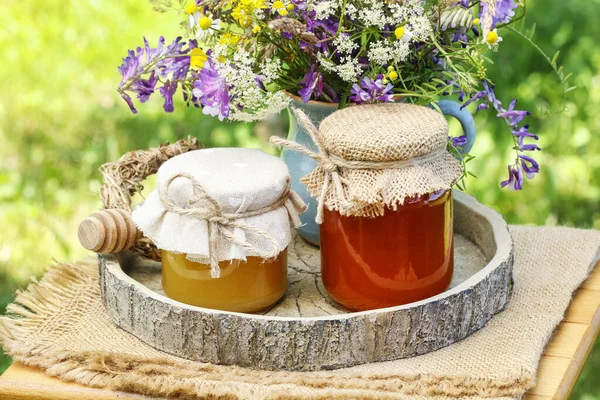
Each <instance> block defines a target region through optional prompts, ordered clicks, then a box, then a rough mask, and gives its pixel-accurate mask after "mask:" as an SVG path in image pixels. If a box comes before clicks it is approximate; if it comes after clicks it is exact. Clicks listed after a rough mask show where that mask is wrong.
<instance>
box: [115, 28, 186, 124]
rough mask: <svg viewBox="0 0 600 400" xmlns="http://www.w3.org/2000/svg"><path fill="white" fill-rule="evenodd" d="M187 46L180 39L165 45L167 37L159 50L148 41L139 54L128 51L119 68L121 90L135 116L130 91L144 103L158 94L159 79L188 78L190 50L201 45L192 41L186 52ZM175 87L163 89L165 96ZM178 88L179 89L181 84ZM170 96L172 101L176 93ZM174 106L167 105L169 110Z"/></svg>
mask: <svg viewBox="0 0 600 400" xmlns="http://www.w3.org/2000/svg"><path fill="white" fill-rule="evenodd" d="M184 45H185V42H182V41H181V37H178V38H177V39H175V40H174V41H173V43H171V44H170V45H168V46H165V38H164V37H162V36H161V37H160V39H159V40H158V45H157V47H156V48H153V47H150V44H149V43H148V40H146V38H144V47H143V48H142V47H138V48H137V49H136V50H135V51H133V50H129V51H128V53H127V56H126V57H125V58H123V63H122V64H121V66H119V67H118V71H119V73H120V74H121V82H120V83H119V86H118V88H117V90H118V92H119V93H120V95H121V97H122V98H123V100H125V101H126V102H127V105H128V106H129V108H130V109H131V111H132V112H133V113H134V114H135V113H137V110H136V109H135V107H134V106H133V101H132V99H131V96H130V95H129V94H127V93H126V92H130V93H135V94H136V95H137V98H138V100H139V101H140V102H141V103H144V102H146V101H148V99H149V98H150V96H151V95H152V94H153V93H154V91H155V88H156V84H157V82H158V80H159V78H163V79H168V78H169V76H171V80H173V81H180V80H183V79H185V78H186V76H187V74H188V71H189V66H190V57H189V56H187V55H186V54H187V53H188V52H189V50H190V48H193V47H195V46H197V43H196V42H195V41H191V42H190V44H189V46H188V49H183V46H184ZM146 74H150V76H149V77H148V78H144V77H143V76H146ZM172 87H173V85H171V86H170V87H169V88H167V89H161V93H162V94H163V97H165V94H164V93H165V92H164V91H165V90H167V91H171V90H172ZM174 87H175V88H177V85H174ZM170 97H171V100H172V94H171V95H170ZM166 99H167V98H165V101H166ZM171 106H172V104H171ZM171 106H168V105H167V104H166V103H165V107H171ZM166 109H167V108H165V110H166Z"/></svg>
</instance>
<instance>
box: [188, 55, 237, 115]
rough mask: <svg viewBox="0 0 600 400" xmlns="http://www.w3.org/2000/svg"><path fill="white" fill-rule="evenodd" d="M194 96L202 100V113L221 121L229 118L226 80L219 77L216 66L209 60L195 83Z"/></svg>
mask: <svg viewBox="0 0 600 400" xmlns="http://www.w3.org/2000/svg"><path fill="white" fill-rule="evenodd" d="M192 94H193V95H194V96H195V97H197V98H198V99H200V104H202V106H203V107H202V112H203V113H204V114H207V115H212V116H213V117H215V116H218V117H219V120H221V121H223V119H225V118H228V117H229V112H230V109H229V91H228V88H227V84H226V83H225V79H224V78H223V77H222V76H220V75H219V72H218V71H217V69H216V68H215V64H214V63H213V61H212V60H211V59H210V58H209V59H208V60H207V61H206V63H205V64H204V68H202V70H201V71H200V72H199V73H198V80H196V81H194V88H193V89H192Z"/></svg>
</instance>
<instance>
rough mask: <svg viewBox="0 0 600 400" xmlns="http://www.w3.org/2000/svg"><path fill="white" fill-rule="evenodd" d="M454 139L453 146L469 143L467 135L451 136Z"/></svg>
mask: <svg viewBox="0 0 600 400" xmlns="http://www.w3.org/2000/svg"><path fill="white" fill-rule="evenodd" d="M450 139H451V140H452V146H454V147H457V148H458V147H463V146H464V145H465V144H467V137H466V136H456V137H452V138H450Z"/></svg>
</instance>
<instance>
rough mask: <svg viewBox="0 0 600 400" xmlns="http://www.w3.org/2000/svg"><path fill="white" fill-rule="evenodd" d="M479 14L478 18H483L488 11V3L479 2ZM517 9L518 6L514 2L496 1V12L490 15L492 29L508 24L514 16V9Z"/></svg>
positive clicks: (511, 0) (507, 0)
mask: <svg viewBox="0 0 600 400" xmlns="http://www.w3.org/2000/svg"><path fill="white" fill-rule="evenodd" d="M481 4H482V7H481V14H480V17H483V15H484V14H485V13H487V10H488V3H487V2H485V1H482V2H481ZM517 7H518V4H517V3H516V2H515V0H498V1H497V2H496V11H495V13H494V15H492V29H494V28H495V27H496V26H497V25H498V24H506V23H508V22H510V20H511V19H512V17H514V16H515V8H517Z"/></svg>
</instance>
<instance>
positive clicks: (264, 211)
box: [132, 148, 305, 278]
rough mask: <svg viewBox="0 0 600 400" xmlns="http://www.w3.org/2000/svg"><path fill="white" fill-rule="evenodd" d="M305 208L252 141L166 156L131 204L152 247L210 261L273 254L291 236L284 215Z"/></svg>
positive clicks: (215, 267) (282, 168) (294, 218)
mask: <svg viewBox="0 0 600 400" xmlns="http://www.w3.org/2000/svg"><path fill="white" fill-rule="evenodd" d="M304 208H305V204H304V202H303V201H302V199H300V197H299V196H298V195H297V194H296V193H295V192H294V191H292V190H291V189H290V175H289V171H288V169H287V166H286V165H285V164H284V163H283V161H281V160H280V159H279V158H277V157H274V156H271V155H268V154H266V153H264V152H262V151H260V150H255V149H238V148H221V149H203V150H196V151H191V152H189V153H186V154H182V155H179V156H176V157H174V158H172V159H170V160H169V161H167V162H165V163H164V164H163V165H162V166H161V167H160V169H159V170H158V173H157V188H156V190H154V191H153V192H152V193H150V195H149V196H148V197H147V199H146V200H145V201H144V203H143V204H142V205H141V206H139V207H137V208H136V209H135V210H134V211H133V215H132V216H133V220H134V222H135V224H136V225H137V227H138V228H139V229H140V230H141V231H142V232H143V233H144V235H145V236H146V237H148V238H150V239H151V240H152V241H153V242H154V243H155V244H156V246H157V247H158V248H159V249H162V250H167V251H170V252H173V253H179V254H186V255H187V258H188V259H189V260H191V261H196V262H200V263H203V264H210V266H211V276H213V278H217V277H219V276H220V268H219V262H220V261H225V260H234V259H241V260H246V257H248V256H258V257H261V258H264V259H272V258H275V257H277V256H278V255H279V253H281V252H282V251H283V250H285V249H286V247H287V246H288V244H289V242H290V240H291V233H290V221H291V222H292V224H293V225H294V226H298V225H299V224H300V220H299V218H298V214H299V213H301V212H302V211H303V210H304Z"/></svg>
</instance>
